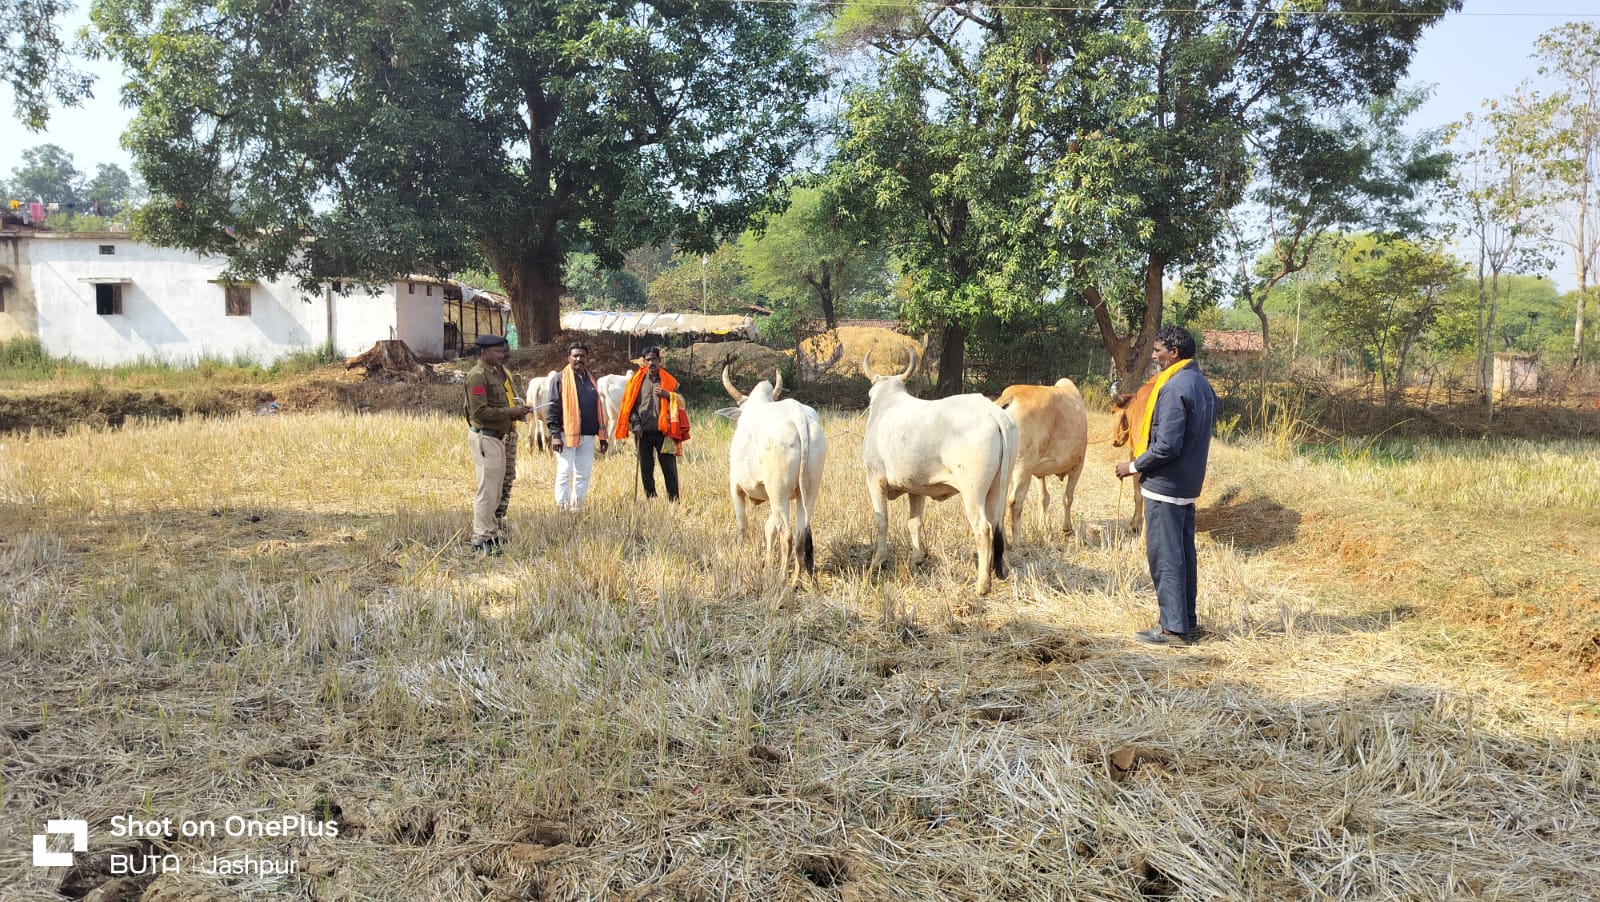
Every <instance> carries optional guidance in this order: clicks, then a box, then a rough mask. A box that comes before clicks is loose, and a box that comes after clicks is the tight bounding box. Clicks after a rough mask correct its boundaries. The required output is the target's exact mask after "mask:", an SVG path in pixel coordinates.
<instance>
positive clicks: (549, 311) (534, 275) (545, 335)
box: [491, 251, 563, 345]
mask: <svg viewBox="0 0 1600 902" xmlns="http://www.w3.org/2000/svg"><path fill="white" fill-rule="evenodd" d="M491 262H492V263H493V265H494V269H495V274H496V275H498V276H499V277H500V283H501V284H502V285H504V286H505V288H506V294H508V295H510V297H511V316H512V317H513V318H514V319H515V320H516V323H517V341H518V343H519V344H524V345H531V344H546V343H548V342H549V341H550V340H551V339H553V338H555V336H556V333H557V332H560V331H561V291H562V287H563V286H562V284H561V266H560V264H559V263H552V262H550V261H548V260H543V259H540V255H539V254H538V253H537V252H534V251H530V252H527V253H524V254H523V255H522V256H521V257H520V258H518V259H516V260H513V261H505V262H502V261H499V260H494V261H491Z"/></svg>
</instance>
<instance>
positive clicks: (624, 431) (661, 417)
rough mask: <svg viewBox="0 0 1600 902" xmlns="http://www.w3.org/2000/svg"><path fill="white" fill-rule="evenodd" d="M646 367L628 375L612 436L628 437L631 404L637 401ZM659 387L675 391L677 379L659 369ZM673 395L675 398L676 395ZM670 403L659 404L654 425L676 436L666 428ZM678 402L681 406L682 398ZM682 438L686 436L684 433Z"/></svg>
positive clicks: (631, 413) (669, 422) (669, 420)
mask: <svg viewBox="0 0 1600 902" xmlns="http://www.w3.org/2000/svg"><path fill="white" fill-rule="evenodd" d="M648 369H649V368H648V367H643V366H641V367H639V368H638V369H636V370H634V371H633V375H632V376H629V377H628V387H627V388H625V389H623V390H622V406H621V407H618V408H617V431H616V435H615V436H613V437H614V438H627V437H628V425H629V424H628V421H629V420H630V419H632V417H633V405H635V404H637V403H639V391H640V390H641V389H642V388H643V387H644V379H645V372H646V371H647V370H648ZM661 387H662V388H664V389H666V390H667V391H669V392H675V391H677V390H678V380H677V378H675V377H674V376H673V375H672V374H671V373H669V372H667V371H666V370H664V369H663V370H662V371H661ZM673 397H674V398H677V396H676V395H674V396H673ZM670 404H671V402H670V401H669V402H668V403H666V404H662V405H660V412H659V414H658V415H657V416H656V426H657V429H658V431H660V432H661V433H662V434H664V435H667V436H671V437H674V438H676V436H673V435H672V432H671V430H670V429H669V428H668V427H669V425H670V424H671V422H672V419H671V417H670V416H669V415H668V413H667V408H668V407H669V406H670ZM678 404H679V406H680V407H681V406H682V404H683V399H682V398H678ZM684 438H688V436H687V435H685V436H684Z"/></svg>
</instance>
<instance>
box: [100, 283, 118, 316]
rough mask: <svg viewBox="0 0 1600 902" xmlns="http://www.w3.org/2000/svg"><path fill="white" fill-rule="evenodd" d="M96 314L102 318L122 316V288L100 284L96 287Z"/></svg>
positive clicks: (113, 284)
mask: <svg viewBox="0 0 1600 902" xmlns="http://www.w3.org/2000/svg"><path fill="white" fill-rule="evenodd" d="M94 312H95V313H98V314H99V315H101V316H121V315H122V286H121V285H117V284H115V283H112V284H107V283H105V282H98V283H96V284H95V286H94Z"/></svg>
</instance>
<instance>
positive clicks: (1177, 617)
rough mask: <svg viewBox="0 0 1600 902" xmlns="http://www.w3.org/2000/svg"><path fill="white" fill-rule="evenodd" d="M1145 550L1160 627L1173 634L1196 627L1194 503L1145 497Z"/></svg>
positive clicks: (1198, 622) (1198, 624)
mask: <svg viewBox="0 0 1600 902" xmlns="http://www.w3.org/2000/svg"><path fill="white" fill-rule="evenodd" d="M1144 552H1145V557H1146V558H1148V559H1149V561H1150V579H1151V580H1153V581H1154V582H1155V584H1156V602H1157V603H1159V604H1160V606H1161V628H1162V629H1164V630H1168V631H1170V632H1174V633H1192V632H1194V631H1195V630H1197V629H1199V628H1200V621H1199V620H1198V619H1197V617H1196V615H1195V598H1196V595H1197V592H1198V584H1197V581H1196V571H1197V570H1198V567H1199V560H1198V556H1197V555H1196V553H1195V550H1194V505H1192V504H1169V503H1167V502H1165V501H1156V500H1154V499H1152V498H1146V499H1144Z"/></svg>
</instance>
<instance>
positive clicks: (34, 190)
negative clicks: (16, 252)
mask: <svg viewBox="0 0 1600 902" xmlns="http://www.w3.org/2000/svg"><path fill="white" fill-rule="evenodd" d="M0 2H3V0H0ZM10 188H11V191H12V193H13V194H14V195H15V196H17V197H20V198H21V199H23V200H41V201H43V202H45V203H47V204H50V203H56V204H69V203H70V204H75V203H77V202H78V201H79V200H82V197H83V196H82V191H83V173H81V172H79V171H78V168H77V167H76V166H74V165H72V154H70V153H68V152H67V151H66V150H64V149H63V148H62V147H61V146H60V145H57V144H40V145H38V146H36V147H30V148H28V149H27V150H24V151H23V152H22V165H21V166H18V167H17V168H16V169H14V170H12V171H11V183H10Z"/></svg>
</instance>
